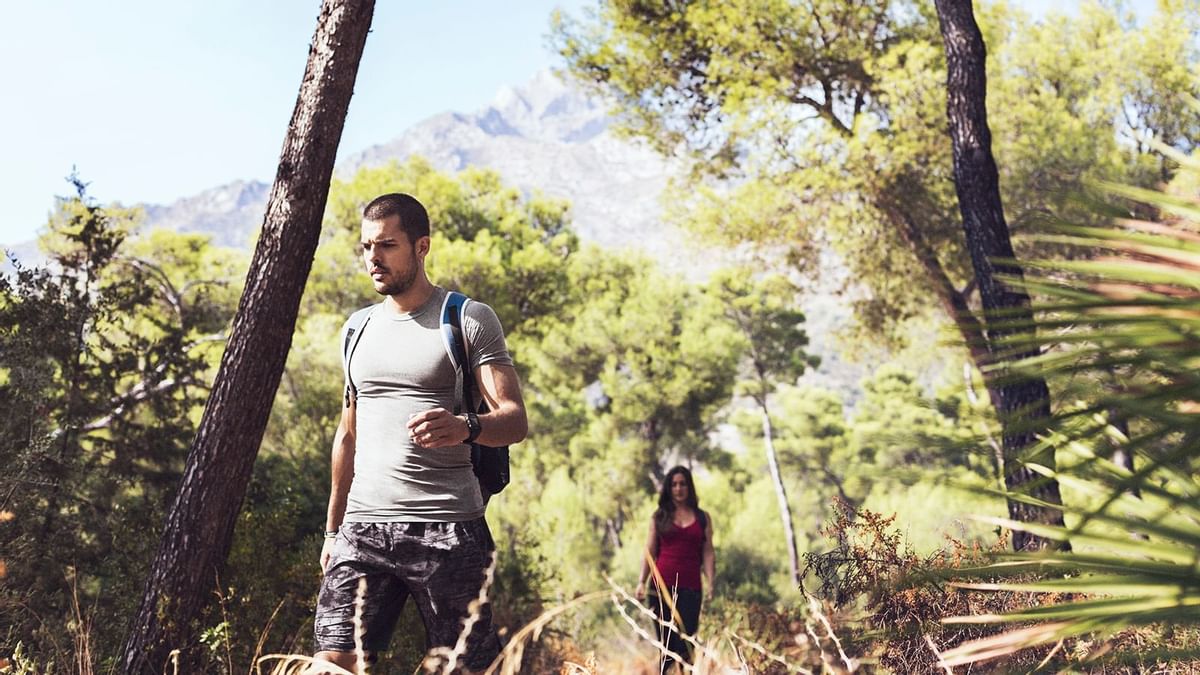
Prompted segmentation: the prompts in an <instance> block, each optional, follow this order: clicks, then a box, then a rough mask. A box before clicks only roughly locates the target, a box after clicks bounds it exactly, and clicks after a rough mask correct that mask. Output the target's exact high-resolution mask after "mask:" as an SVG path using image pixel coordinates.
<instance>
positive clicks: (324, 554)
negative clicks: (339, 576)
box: [321, 539, 336, 575]
mask: <svg viewBox="0 0 1200 675" xmlns="http://www.w3.org/2000/svg"><path fill="white" fill-rule="evenodd" d="M334 541H336V540H335V539H326V540H325V545H324V546H322V547H321V574H322V575H323V574H325V570H326V568H328V567H329V555H330V554H331V553H333V542H334Z"/></svg>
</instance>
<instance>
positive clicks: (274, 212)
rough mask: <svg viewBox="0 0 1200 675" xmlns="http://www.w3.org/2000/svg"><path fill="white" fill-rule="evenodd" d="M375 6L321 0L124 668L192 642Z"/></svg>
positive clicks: (270, 392)
mask: <svg viewBox="0 0 1200 675" xmlns="http://www.w3.org/2000/svg"><path fill="white" fill-rule="evenodd" d="M373 11H374V0H325V3H324V5H323V6H322V7H321V10H320V16H319V17H318V20H317V29H316V33H315V35H314V37H313V42H312V45H311V46H310V48H309V52H308V63H307V66H306V68H305V73H304V81H303V82H302V83H301V85H300V93H299V96H298V98H297V101H296V107H295V110H294V111H293V113H292V119H291V122H290V123H289V125H288V131H287V136H286V138H285V140H284V144H283V150H282V153H281V156H280V160H279V169H278V172H277V174H276V176H275V184H274V186H273V187H272V189H271V196H270V199H269V201H268V203H267V214H266V218H265V220H264V222H263V228H262V235H261V238H260V239H259V241H258V246H257V247H256V249H255V251H254V258H253V260H252V262H251V263H250V271H249V273H248V274H247V277H246V286H245V290H244V291H243V293H242V298H241V302H240V304H239V306H238V311H237V314H236V315H235V317H234V319H233V326H232V329H231V331H230V336H229V343H228V346H227V348H226V350H225V354H224V356H223V357H222V359H221V366H220V369H219V370H218V372H217V377H216V381H215V382H214V383H213V387H212V393H211V395H210V398H209V400H208V404H207V406H206V407H205V410H204V416H203V418H202V419H201V421H200V428H199V430H198V431H197V434H196V438H195V440H194V441H193V442H192V447H191V450H190V452H189V454H188V459H187V465H186V467H185V469H184V474H183V479H182V482H181V484H180V487H179V492H178V493H177V494H176V498H175V502H174V504H173V505H172V506H171V510H170V512H169V514H168V515H167V520H166V523H165V526H164V528H163V533H162V537H161V539H160V542H159V549H158V554H157V555H156V557H155V560H154V563H153V566H152V568H151V570H150V573H149V578H148V579H147V582H146V587H145V592H144V594H143V596H142V602H141V606H140V608H139V609H138V612H137V614H136V616H135V617H134V619H133V622H132V624H131V626H130V630H129V637H128V638H127V640H126V643H125V647H124V652H123V657H122V664H123V671H124V672H125V673H127V674H133V673H139V674H140V673H162V672H164V666H165V664H166V663H167V660H168V658H169V654H170V652H171V650H172V649H176V648H178V649H182V650H187V649H188V648H189V647H191V646H193V645H194V644H195V639H194V636H195V633H196V628H197V626H196V625H195V622H196V619H197V617H198V615H199V613H200V611H201V609H202V608H203V607H204V605H205V603H206V602H207V601H208V599H209V598H210V597H211V590H212V588H213V584H214V580H215V579H216V575H217V573H218V571H219V570H220V568H221V566H222V565H223V564H224V562H225V557H226V555H227V554H228V552H229V548H230V545H231V543H232V540H233V528H234V522H235V520H236V518H237V514H238V511H239V510H240V508H241V504H242V500H243V498H244V497H245V494H246V487H247V484H248V483H249V480H250V473H251V469H252V468H253V466H254V458H255V455H256V454H257V453H258V446H259V444H260V442H261V441H262V436H263V432H264V430H265V429H266V425H267V419H268V417H269V415H270V412H271V404H272V402H273V400H274V397H275V390H276V388H277V387H278V386H279V380H280V376H281V374H282V372H283V367H284V363H285V361H286V359H287V354H288V350H289V349H290V347H291V341H292V332H293V331H294V329H295V324H296V315H297V313H298V311H299V306H300V297H301V294H302V293H303V291H304V285H305V281H306V280H307V278H308V273H309V270H310V268H311V267H312V260H313V254H314V252H315V251H316V248H317V243H318V239H319V237H320V233H321V220H322V216H323V214H324V211H325V201H326V197H327V196H328V192H329V182H330V177H331V175H332V173H333V163H334V158H335V155H336V153H337V146H338V143H339V141H340V140H341V134H342V127H343V125H344V124H345V120H346V112H347V109H348V108H349V105H350V97H351V95H352V93H353V90H354V80H355V77H356V76H357V73H358V64H359V60H360V59H361V57H362V52H363V46H364V44H365V43H366V38H367V32H368V30H369V28H370V25H371V15H372V13H373ZM188 660H189V659H188V658H187V653H186V651H185V653H184V662H185V663H186V662H187V661H188Z"/></svg>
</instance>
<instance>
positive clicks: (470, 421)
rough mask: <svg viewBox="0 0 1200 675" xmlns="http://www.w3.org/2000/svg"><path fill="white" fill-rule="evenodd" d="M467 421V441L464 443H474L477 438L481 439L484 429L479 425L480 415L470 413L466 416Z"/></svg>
mask: <svg viewBox="0 0 1200 675" xmlns="http://www.w3.org/2000/svg"><path fill="white" fill-rule="evenodd" d="M465 417H466V419H467V439H466V440H465V441H463V443H474V442H475V439H476V438H479V432H480V431H481V430H482V429H483V427H482V426H480V424H479V415H476V414H475V413H473V412H469V413H467V414H466V415H465Z"/></svg>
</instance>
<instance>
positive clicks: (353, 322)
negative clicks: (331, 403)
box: [342, 305, 378, 405]
mask: <svg viewBox="0 0 1200 675" xmlns="http://www.w3.org/2000/svg"><path fill="white" fill-rule="evenodd" d="M376 307H378V305H371V306H370V307H363V308H362V309H360V310H358V311H357V312H355V313H353V314H351V315H350V318H349V319H347V320H346V325H345V326H344V327H343V328H342V375H343V377H344V378H345V382H346V394H345V396H346V405H350V400H351V399H352V398H357V397H358V390H357V389H355V388H354V381H353V380H351V379H350V357H351V356H353V355H354V348H355V347H357V346H358V341H359V340H361V339H362V333H363V329H364V328H366V326H367V322H368V321H370V320H371V314H372V313H373V312H374V310H375V308H376Z"/></svg>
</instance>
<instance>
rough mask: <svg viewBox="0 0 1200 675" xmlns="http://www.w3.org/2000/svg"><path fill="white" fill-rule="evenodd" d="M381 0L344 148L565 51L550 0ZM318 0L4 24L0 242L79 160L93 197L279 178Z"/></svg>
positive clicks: (28, 9)
mask: <svg viewBox="0 0 1200 675" xmlns="http://www.w3.org/2000/svg"><path fill="white" fill-rule="evenodd" d="M583 4H584V2H583V0H520V1H519V2H486V1H483V0H447V1H443V2H417V1H401V0H378V1H377V3H376V8H375V17H374V21H373V23H372V33H371V35H370V36H369V37H368V39H367V46H366V51H365V53H364V55H363V61H362V64H361V66H360V71H359V75H358V81H357V84H356V87H355V94H354V98H353V99H352V100H351V103H350V114H349V117H348V118H347V121H346V128H345V132H344V134H343V136H342V142H341V145H340V151H341V153H343V154H349V153H353V152H355V151H357V150H361V149H363V148H365V147H367V146H370V145H372V144H375V143H380V142H383V141H387V140H390V139H391V138H393V137H395V136H397V135H399V134H400V133H401V132H402V131H403V130H404V129H405V128H407V127H409V126H411V125H413V124H414V123H416V122H419V121H421V120H422V119H425V118H426V117H429V116H431V115H434V114H437V113H439V112H443V111H446V110H461V111H471V110H474V109H477V108H479V107H481V106H483V105H484V104H486V103H487V102H488V101H489V100H490V99H491V98H492V96H493V95H494V94H495V93H496V91H497V90H498V89H499V88H500V87H501V86H502V85H505V84H520V83H521V82H524V81H525V80H527V79H529V78H530V77H532V76H533V75H534V74H535V73H536V72H537V71H538V70H540V69H542V68H546V67H550V66H553V65H556V62H555V59H554V56H553V54H552V53H551V52H550V51H549V49H548V48H547V47H546V40H545V34H546V33H547V32H548V30H549V17H550V13H551V11H552V10H553V9H554V8H555V7H562V8H563V9H565V10H567V11H569V12H570V13H572V14H574V13H577V12H578V11H579V8H580V7H582V6H583ZM319 7H320V2H319V0H242V1H238V0H209V1H206V2H199V1H186V2H184V1H176V0H117V1H114V2H103V3H102V2H87V1H84V0H76V1H75V2H69V1H67V0H39V1H38V2H22V3H15V4H12V5H11V6H6V8H5V18H4V21H3V22H2V23H0V63H4V64H5V65H4V67H3V68H0V92H3V102H2V103H0V133H2V134H3V135H2V136H0V138H2V139H3V140H2V142H0V157H2V158H3V159H2V160H0V205H2V206H0V244H12V243H17V242H19V241H23V240H28V239H31V238H32V237H33V236H34V234H35V232H36V230H37V229H38V228H39V227H41V226H42V225H43V224H44V223H45V220H46V216H47V214H48V213H49V211H50V209H51V208H52V207H53V203H54V196H55V195H61V194H67V193H68V192H69V186H68V185H67V183H66V182H65V181H64V177H65V176H66V175H67V174H69V173H70V171H71V167H72V166H76V167H77V168H78V170H79V172H80V174H81V176H82V177H83V178H84V180H86V181H89V182H90V183H91V188H90V192H91V194H92V196H93V197H95V198H97V199H99V200H100V201H104V202H108V201H120V202H122V203H126V204H132V203H137V202H142V201H145V202H169V201H173V200H174V199H176V198H179V197H183V196H187V195H191V194H195V193H196V192H199V191H201V190H204V189H207V188H210V187H215V186H217V185H221V184H223V183H226V182H229V181H231V180H235V179H239V178H241V179H259V180H268V181H269V180H270V179H271V178H272V177H273V176H274V169H275V163H276V161H277V160H278V157H279V150H280V147H281V146H282V144H283V135H284V131H285V129H286V127H287V123H288V119H289V118H290V117H291V113H292V108H293V106H294V104H295V101H296V93H297V90H298V88H299V86H300V80H301V77H302V75H303V73H304V64H305V59H306V56H307V53H308V43H309V41H310V39H311V37H312V33H313V30H314V29H315V27H316V17H317V10H318V8H319Z"/></svg>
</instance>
